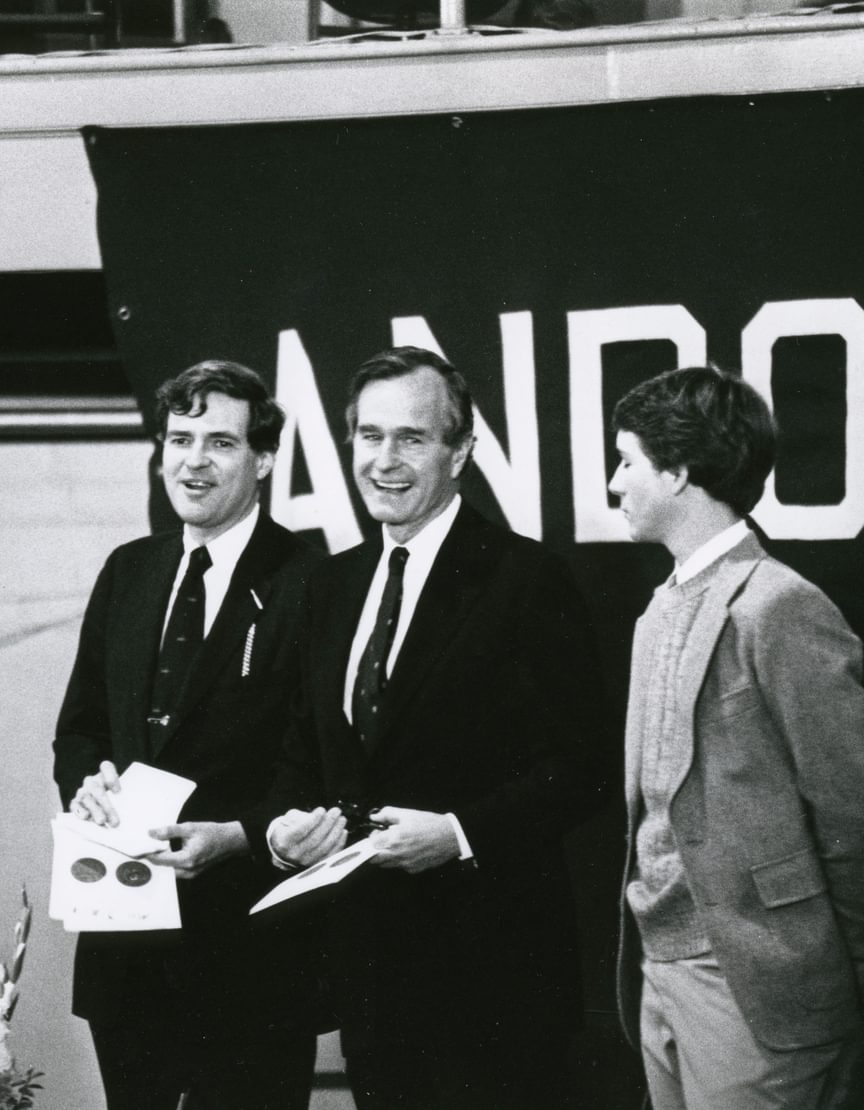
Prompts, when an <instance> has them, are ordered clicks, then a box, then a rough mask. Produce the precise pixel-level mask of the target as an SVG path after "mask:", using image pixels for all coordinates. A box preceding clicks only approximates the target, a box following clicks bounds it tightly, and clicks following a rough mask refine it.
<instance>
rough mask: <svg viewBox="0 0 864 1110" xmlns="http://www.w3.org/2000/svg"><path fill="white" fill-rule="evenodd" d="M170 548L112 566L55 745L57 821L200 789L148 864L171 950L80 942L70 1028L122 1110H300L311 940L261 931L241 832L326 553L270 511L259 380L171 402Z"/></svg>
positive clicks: (167, 429)
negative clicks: (312, 579)
mask: <svg viewBox="0 0 864 1110" xmlns="http://www.w3.org/2000/svg"><path fill="white" fill-rule="evenodd" d="M158 412H159V418H160V423H161V433H162V434H161V438H162V440H163V456H162V467H163V477H164V482H165V488H166V490H167V493H168V497H169V498H170V501H171V504H172V505H173V507H174V509H175V511H176V513H177V515H178V516H179V518H180V520H181V521H182V522H183V531H182V534H181V533H180V532H179V531H178V532H174V533H168V534H165V535H160V536H152V537H147V538H145V539H140V540H136V541H135V542H133V543H130V544H126V545H124V546H123V547H120V548H118V549H117V550H116V551H115V552H114V553H113V554H112V555H111V556H110V558H109V559H108V562H107V563H106V565H105V568H104V569H103V571H102V573H101V574H100V576H99V579H98V581H97V583H96V586H95V588H94V591H93V595H92V597H91V599H90V603H89V605H88V608H87V612H86V614H85V618H84V624H83V627H82V630H81V639H80V646H79V650H78V657H77V659H76V662H75V667H74V670H73V672H72V677H71V679H70V682H69V687H68V691H67V694H66V699H65V701H64V704H63V708H62V710H61V713H60V719H59V722H58V726H57V737H56V740H55V753H56V760H55V777H56V780H57V782H58V784H59V787H60V793H61V796H62V799H63V802H64V804H69V806H70V809H71V811H72V812H73V813H76V814H77V815H78V816H79V817H81V818H82V819H84V820H90V821H95V822H97V823H99V824H109V825H113V824H116V823H117V814H116V810H115V807H114V805H113V803H112V798H114V797H116V792H117V791H118V790H119V788H120V787H119V782H118V775H119V773H122V771H123V770H125V768H126V767H127V766H128V765H129V764H130V763H131V762H132V761H133V760H139V761H141V762H144V763H149V764H152V765H153V766H156V767H159V768H161V769H163V770H166V771H172V772H174V773H176V774H179V775H184V776H186V777H188V778H190V779H193V780H194V781H195V783H196V784H197V785H196V789H195V791H194V792H193V794H192V795H191V797H190V798H189V800H188V802H187V803H186V805H185V807H184V809H183V811H182V813H181V815H180V820H179V823H178V824H176V825H172V826H169V827H167V828H161V829H156V830H154V835H155V836H157V837H158V838H160V839H162V840H164V841H165V848H164V850H163V851H161V852H157V853H155V854H154V856H153V857H152V859H151V862H152V863H154V864H157V865H161V866H168V867H173V868H174V869H175V871H176V872H177V875H178V878H180V879H182V880H183V881H182V882H180V883H179V895H180V906H181V916H182V922H183V928H182V930H181V931H179V932H177V933H168V934H155V933H139V934H123V935H121V934H86V933H85V934H84V935H82V937H81V939H80V941H79V945H78V952H77V956H76V967H75V984H74V998H73V1009H74V1012H75V1013H76V1014H78V1015H79V1016H81V1017H84V1018H86V1019H87V1020H88V1021H89V1022H90V1026H91V1030H92V1033H93V1039H94V1044H95V1047H96V1052H97V1056H98V1059H99V1065H100V1068H101V1071H102V1078H103V1082H104V1085H105V1090H106V1095H107V1100H108V1106H109V1110H137V1108H140V1110H176V1107H177V1104H178V1099H179V1097H180V1094H181V1093H182V1092H183V1091H188V1092H189V1094H188V1098H187V1102H186V1103H185V1104H184V1105H187V1106H188V1107H189V1110H193V1108H194V1110H265V1108H266V1110H270V1108H273V1110H276V1108H278V1110H300V1108H305V1107H306V1106H307V1104H308V1098H309V1089H310V1083H311V1077H312V1067H313V1056H314V1042H315V1030H314V1028H313V1026H312V1024H311V1023H312V1014H313V1009H314V997H313V987H314V981H315V974H316V972H315V959H314V955H315V948H314V941H313V938H311V937H310V936H309V932H308V930H309V929H310V928H312V927H313V923H312V922H309V923H308V926H304V927H303V929H302V931H297V930H294V931H292V932H289V933H286V932H285V931H282V930H280V931H277V930H273V931H271V932H267V933H264V932H262V933H256V935H255V936H254V937H253V936H252V935H251V934H250V932H249V929H248V910H249V907H250V905H252V903H253V902H254V901H256V900H257V898H258V897H260V896H261V895H262V894H263V893H264V892H265V891H266V890H267V889H268V887H269V886H272V885H273V872H272V868H271V867H270V865H269V859H267V860H265V861H263V862H255V861H253V859H252V858H251V856H250V842H249V839H248V837H247V833H246V828H247V825H248V823H249V821H250V820H251V816H250V814H251V813H252V811H253V810H254V809H255V807H256V805H258V804H259V803H260V799H261V798H262V796H263V795H264V794H265V793H266V789H267V786H268V785H269V782H270V778H271V776H272V772H273V766H274V763H275V761H276V759H277V756H278V753H279V750H280V739H281V735H282V731H283V728H284V719H285V716H286V715H287V712H288V705H289V702H290V698H291V695H292V692H293V689H294V686H295V683H296V678H297V673H296V663H297V657H296V639H297V631H298V618H299V612H300V604H301V598H302V595H303V591H304V586H305V580H306V578H307V575H308V573H309V571H310V569H311V567H312V565H313V563H314V562H315V561H316V559H317V555H316V553H315V552H314V551H313V550H312V549H311V548H309V547H307V546H306V545H305V544H303V543H301V542H300V541H299V540H298V539H297V538H296V537H295V536H292V535H291V534H290V533H289V532H287V531H286V530H285V529H284V528H281V527H280V526H279V525H277V524H275V523H274V522H273V521H272V520H270V519H269V518H268V517H267V516H266V515H264V513H263V512H262V511H261V507H260V504H259V491H260V488H261V483H262V481H264V479H265V478H267V476H268V475H269V474H270V471H271V469H272V467H273V461H274V458H275V454H276V451H277V449H278V446H279V436H280V432H281V429H282V425H283V422H284V416H283V414H282V412H281V410H280V409H279V407H278V405H276V403H275V402H274V401H273V400H272V398H271V397H270V396H269V394H268V392H267V390H266V388H265V386H264V384H263V382H262V381H261V379H260V378H259V377H258V375H257V374H255V373H254V372H253V371H251V370H249V369H247V368H246V367H243V366H240V365H238V364H236V363H231V362H219V361H210V362H204V363H200V364H198V365H196V366H193V367H191V368H190V369H188V370H186V371H184V372H183V373H182V374H180V375H179V377H177V378H175V379H173V380H172V381H169V382H166V383H165V384H164V385H163V386H162V387H161V388H160V390H159V392H158Z"/></svg>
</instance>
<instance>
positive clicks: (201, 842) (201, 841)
mask: <svg viewBox="0 0 864 1110" xmlns="http://www.w3.org/2000/svg"><path fill="white" fill-rule="evenodd" d="M150 835H151V836H152V837H155V839H156V840H169V841H172V842H173V843H172V845H171V847H169V848H164V849H163V850H162V851H160V852H151V853H150V855H148V856H147V859H149V860H150V862H151V863H156V864H159V865H160V866H162V867H173V868H174V870H175V871H176V872H177V878H178V879H194V878H195V876H196V875H200V874H201V872H202V871H206V870H207V868H208V867H212V866H213V864H214V863H218V862H219V861H220V860H223V859H229V858H230V857H231V856H244V855H247V854H248V852H249V841H248V840H247V839H246V833H245V832H244V831H243V826H242V825H241V824H240V822H239V821H184V822H182V823H181V824H179V825H165V826H164V827H163V828H161V829H151V830H150ZM177 842H179V844H178V843H177Z"/></svg>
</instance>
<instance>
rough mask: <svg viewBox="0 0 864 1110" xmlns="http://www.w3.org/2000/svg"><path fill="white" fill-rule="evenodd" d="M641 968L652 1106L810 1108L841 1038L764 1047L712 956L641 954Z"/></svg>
mask: <svg viewBox="0 0 864 1110" xmlns="http://www.w3.org/2000/svg"><path fill="white" fill-rule="evenodd" d="M642 969H643V975H644V980H643V990H642V1012H641V1018H640V1021H641V1038H642V1058H643V1061H644V1064H645V1072H646V1076H647V1079H648V1089H649V1092H650V1094H651V1102H652V1105H653V1110H815V1108H816V1105H817V1102H818V1100H819V1096H820V1093H821V1091H822V1088H823V1086H824V1084H825V1078H826V1073H827V1071H828V1068H829V1067H830V1066H831V1064H832V1062H833V1061H834V1059H835V1058H836V1056H837V1055H838V1053H839V1051H840V1048H841V1046H842V1044H843V1042H842V1041H832V1042H831V1043H829V1044H825V1045H818V1046H816V1047H815V1048H798V1049H795V1050H793V1051H789V1052H779V1051H776V1050H774V1049H770V1048H766V1047H765V1046H764V1045H762V1044H760V1043H759V1042H758V1041H757V1040H756V1038H755V1037H754V1036H753V1034H752V1033H751V1031H750V1027H749V1026H748V1024H747V1022H746V1021H745V1019H744V1015H743V1014H742V1013H741V1010H740V1009H739V1008H738V1005H737V1003H736V1002H735V999H734V998H733V997H732V994H731V992H730V990H729V987H728V985H727V983H726V980H725V978H724V976H723V974H722V972H721V971H720V969H719V967H718V966H717V962H716V961H715V960H714V959H713V957H711V956H696V957H693V958H692V959H686V960H673V961H670V962H669V963H660V962H657V961H654V960H649V959H645V960H644V961H643V965H642Z"/></svg>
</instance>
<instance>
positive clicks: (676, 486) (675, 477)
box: [667, 466, 690, 497]
mask: <svg viewBox="0 0 864 1110" xmlns="http://www.w3.org/2000/svg"><path fill="white" fill-rule="evenodd" d="M667 474H669V475H670V476H671V479H672V484H671V490H672V493H673V494H674V495H675V496H676V497H677V496H678V494H680V493H683V492H684V490H685V489H687V487H688V486H689V485H690V471H689V470H688V469H687V467H686V466H679V467H676V469H675V470H668V471H667Z"/></svg>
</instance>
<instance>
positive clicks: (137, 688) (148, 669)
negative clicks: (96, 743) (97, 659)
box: [120, 533, 183, 759]
mask: <svg viewBox="0 0 864 1110" xmlns="http://www.w3.org/2000/svg"><path fill="white" fill-rule="evenodd" d="M182 554H183V542H182V539H181V537H180V535H179V533H178V534H177V535H176V536H171V537H169V538H168V539H167V541H166V542H165V543H163V544H162V545H161V546H160V547H158V548H157V549H156V550H155V551H154V552H153V553H152V555H150V557H148V558H147V559H146V561H143V562H142V565H141V567H140V569H139V571H138V574H137V575H136V579H135V582H134V585H133V589H134V593H135V604H134V605H130V606H129V609H128V616H126V621H125V627H124V635H123V638H122V640H121V641H120V643H121V644H122V652H123V669H124V672H125V673H126V674H128V676H129V685H128V686H126V687H124V689H125V690H126V691H127V693H128V701H127V704H128V706H129V714H128V718H127V732H128V735H129V736H130V737H131V738H132V741H133V751H134V752H135V753H137V754H136V756H135V758H139V759H147V757H148V756H147V753H148V752H149V740H148V729H147V713H148V712H149V709H150V695H151V692H152V686H153V675H154V672H155V669H156V661H157V659H158V658H159V647H160V644H161V642H162V629H163V627H164V623H165V610H166V608H167V606H168V599H169V597H170V596H171V587H172V586H173V584H174V578H175V576H176V574H177V568H178V566H179V565H180V559H181V556H182Z"/></svg>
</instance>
